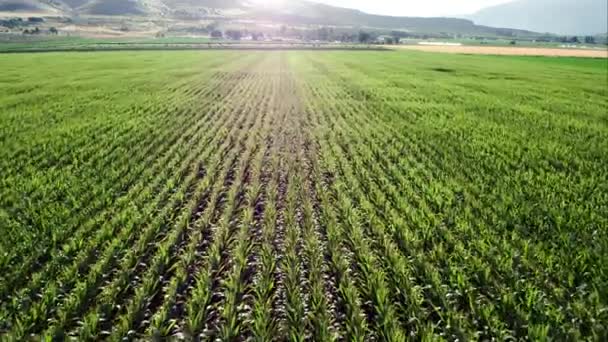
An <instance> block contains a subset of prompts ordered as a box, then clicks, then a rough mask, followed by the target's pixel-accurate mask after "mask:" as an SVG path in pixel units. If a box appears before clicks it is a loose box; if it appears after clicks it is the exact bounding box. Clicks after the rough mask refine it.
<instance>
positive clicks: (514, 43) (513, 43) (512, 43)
mask: <svg viewBox="0 0 608 342" xmlns="http://www.w3.org/2000/svg"><path fill="white" fill-rule="evenodd" d="M509 44H511V45H516V44H517V42H516V41H514V40H512V41H511V42H510V43H509Z"/></svg>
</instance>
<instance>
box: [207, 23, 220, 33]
mask: <svg viewBox="0 0 608 342" xmlns="http://www.w3.org/2000/svg"><path fill="white" fill-rule="evenodd" d="M217 27H218V24H217V22H216V21H214V22H212V23H210V24H209V25H207V26H206V27H205V28H206V29H207V32H213V31H215V30H217Z"/></svg>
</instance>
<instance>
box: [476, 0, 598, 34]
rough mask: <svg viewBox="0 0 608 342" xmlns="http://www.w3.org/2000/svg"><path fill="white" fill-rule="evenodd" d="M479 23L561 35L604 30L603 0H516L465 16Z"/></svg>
mask: <svg viewBox="0 0 608 342" xmlns="http://www.w3.org/2000/svg"><path fill="white" fill-rule="evenodd" d="M469 18H470V19H472V20H473V21H474V22H475V23H477V24H480V25H488V26H498V27H510V28H517V29H523V30H530V31H536V32H550V33H556V34H564V35H586V34H590V35H591V34H600V33H606V32H607V31H608V1H606V0H518V1H514V2H509V3H505V4H501V5H498V6H493V7H489V8H485V9H482V10H481V11H479V12H477V13H475V14H473V15H472V16H470V17H469Z"/></svg>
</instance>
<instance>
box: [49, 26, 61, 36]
mask: <svg viewBox="0 0 608 342" xmlns="http://www.w3.org/2000/svg"><path fill="white" fill-rule="evenodd" d="M49 33H50V34H55V35H56V34H59V31H58V30H57V29H56V28H55V27H54V26H53V27H51V28H50V29H49Z"/></svg>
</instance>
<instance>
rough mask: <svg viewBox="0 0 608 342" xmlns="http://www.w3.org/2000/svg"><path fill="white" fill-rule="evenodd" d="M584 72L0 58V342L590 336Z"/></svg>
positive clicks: (156, 57)
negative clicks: (43, 341)
mask: <svg viewBox="0 0 608 342" xmlns="http://www.w3.org/2000/svg"><path fill="white" fill-rule="evenodd" d="M605 62H606V61H605V60H586V59H550V58H547V59H539V58H511V57H496V56H452V57H451V58H450V59H445V58H444V55H440V54H428V53H421V52H394V53H382V52H343V51H337V52H336V51H334V52H315V51H310V52H302V51H298V52H296V51H264V52H260V51H252V52H247V53H245V52H238V51H206V52H183V51H171V52H170V51H165V52H105V53H87V54H70V53H62V54H56V53H49V54H20V55H5V56H3V58H2V61H1V62H0V63H1V65H2V68H3V73H2V74H1V75H0V84H1V85H2V87H3V89H4V90H3V93H2V94H1V95H0V170H2V174H3V177H2V179H1V181H0V251H1V253H0V337H2V338H3V339H7V340H15V341H23V340H28V339H35V340H39V339H41V338H45V337H46V338H48V339H49V340H64V339H67V338H72V339H75V340H81V341H93V340H100V339H107V340H113V341H116V340H127V341H129V340H152V339H163V338H169V337H171V338H173V339H183V340H222V341H249V340H255V341H269V340H278V341H285V340H293V341H334V340H339V341H404V340H413V341H419V340H460V341H472V340H492V339H496V340H508V339H517V340H526V339H530V340H543V339H547V338H551V339H554V340H602V339H604V338H605V337H606V336H607V334H608V331H607V330H606V327H608V316H607V313H608V310H607V309H608V295H607V294H608V286H607V277H606V275H607V274H608V269H607V267H608V252H607V251H608V232H607V230H606V227H608V211H607V210H606V207H607V205H608V198H607V197H606V194H608V188H607V183H606V182H605V179H606V177H608V144H607V142H608V128H607V127H608V125H607V123H608V121H607V114H606V113H607V110H608V89H607V86H606V83H605V80H606V77H607V72H608V71H607V69H606V68H605V66H606V64H605ZM32 66H34V67H32Z"/></svg>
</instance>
